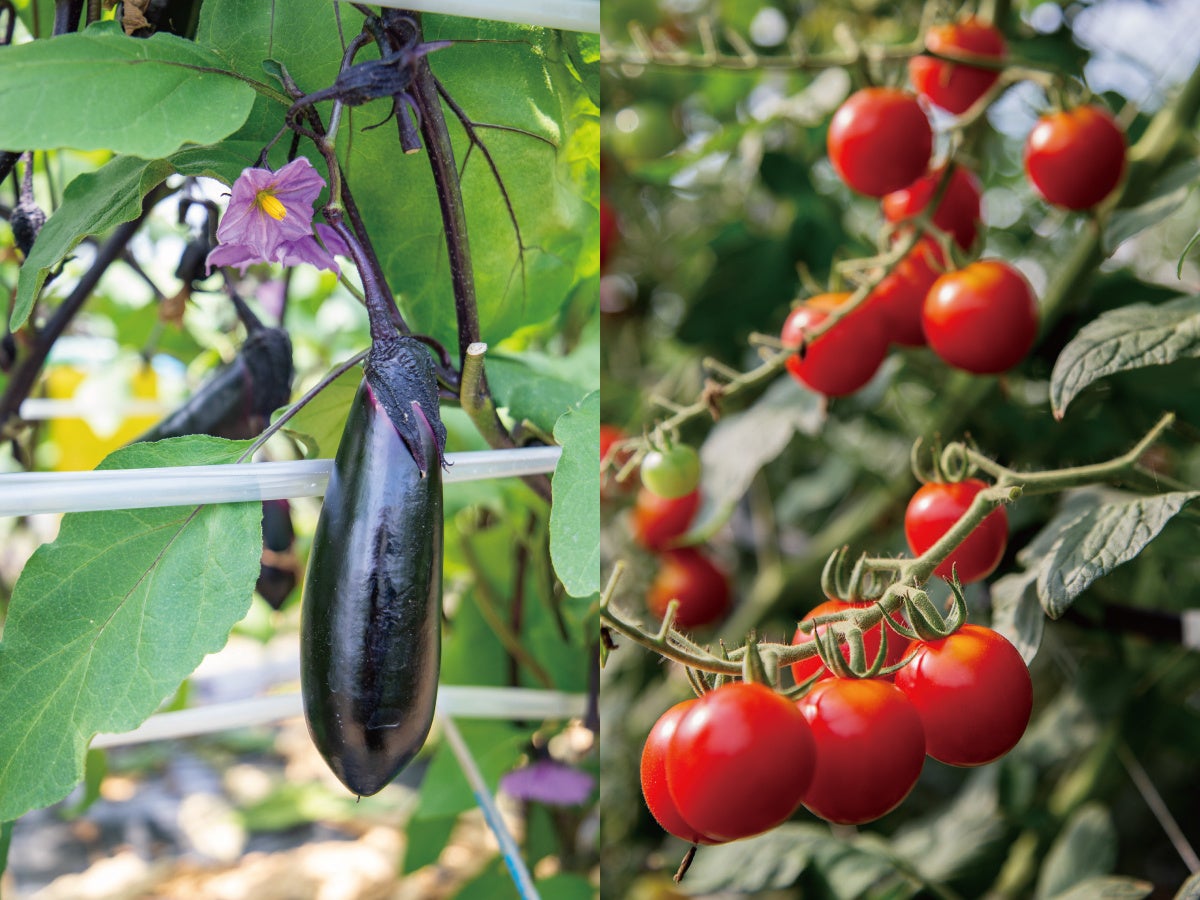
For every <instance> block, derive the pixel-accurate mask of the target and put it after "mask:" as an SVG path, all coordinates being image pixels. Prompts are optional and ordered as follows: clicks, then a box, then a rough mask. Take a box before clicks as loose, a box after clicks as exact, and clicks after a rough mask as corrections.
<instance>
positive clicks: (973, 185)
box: [880, 165, 982, 250]
mask: <svg viewBox="0 0 1200 900" xmlns="http://www.w3.org/2000/svg"><path fill="white" fill-rule="evenodd" d="M941 180H942V172H941V171H937V172H930V173H929V174H928V175H922V176H921V177H920V178H918V179H917V180H916V181H914V182H913V183H912V184H910V185H908V187H905V188H901V189H900V190H898V191H892V193H890V194H888V195H887V196H885V197H884V198H883V200H881V201H880V205H881V206H882V208H883V217H884V218H885V219H887V220H888V221H889V222H903V221H904V220H905V219H911V218H912V217H913V216H916V215H918V214H920V213H921V211H922V210H924V209H925V207H926V206H928V205H929V201H930V200H932V199H933V195H934V193H935V192H936V190H937V186H938V185H939V184H940V183H941ZM981 193H982V189H981V187H980V184H979V178H978V176H976V175H975V173H974V172H972V171H971V170H970V169H967V168H965V167H963V166H961V165H960V166H955V167H954V171H953V172H951V173H950V180H949V181H948V182H947V183H946V190H945V191H944V192H943V193H942V199H941V202H940V203H938V205H937V209H936V210H935V211H934V213H933V219H932V221H933V224H934V225H936V226H937V227H938V228H940V229H942V231H946V232H949V233H950V234H951V235H953V237H954V241H955V243H957V244H958V246H960V247H962V248H963V249H964V250H968V249H970V247H971V245H972V244H974V243H975V236H976V234H977V233H978V230H979V221H980V217H981V206H982V204H981V200H980V196H981Z"/></svg>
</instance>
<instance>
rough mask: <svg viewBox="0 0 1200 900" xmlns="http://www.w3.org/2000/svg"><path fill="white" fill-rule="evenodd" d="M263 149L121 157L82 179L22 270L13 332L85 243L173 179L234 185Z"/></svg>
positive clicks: (228, 146) (232, 146) (234, 146)
mask: <svg viewBox="0 0 1200 900" xmlns="http://www.w3.org/2000/svg"><path fill="white" fill-rule="evenodd" d="M258 149H259V148H257V147H256V146H254V145H251V144H247V143H245V142H240V141H226V142H224V143H222V144H221V145H220V146H219V147H190V148H188V149H186V150H181V151H179V152H178V153H173V154H171V155H170V156H168V157H167V158H166V159H150V160H147V159H140V158H138V157H136V156H118V157H117V158H116V159H113V160H111V161H110V162H109V163H107V164H106V165H105V166H103V167H102V168H100V169H98V170H97V171H95V172H85V173H84V174H82V175H80V176H79V177H77V178H76V179H75V180H73V181H72V182H71V183H70V184H69V185H67V189H66V190H65V191H63V199H62V204H61V205H60V206H59V207H58V209H56V210H55V211H54V214H53V215H51V216H50V218H48V219H47V220H46V224H45V226H44V227H43V228H42V230H41V232H40V233H39V234H38V238H37V241H35V242H34V245H33V247H32V248H31V249H30V251H29V257H28V259H26V260H25V263H24V265H22V266H21V272H20V275H19V278H18V282H17V299H16V303H15V305H14V307H13V312H12V316H11V321H10V323H9V325H10V327H11V328H12V329H14V330H15V329H17V328H19V327H20V326H21V325H23V324H24V323H25V320H26V319H28V318H29V312H30V310H32V309H33V304H34V301H35V300H36V299H37V294H38V291H39V290H41V288H42V285H43V284H44V283H45V281H46V276H47V275H48V274H49V273H50V270H51V269H52V268H54V267H55V266H57V265H58V264H59V263H61V262H62V261H63V260H64V259H66V257H67V254H68V253H70V252H71V251H72V250H74V249H75V247H76V246H77V245H78V244H79V242H80V241H81V240H83V239H84V237H86V236H87V235H89V234H100V233H102V232H105V231H108V230H109V229H110V228H113V227H115V226H117V225H120V224H121V223H122V222H129V221H132V220H133V219H135V218H137V216H138V214H139V213H140V212H141V209H142V198H143V197H145V196H146V194H147V193H149V192H150V190H151V189H153V188H154V187H155V186H156V185H158V184H160V183H161V182H162V181H163V180H164V179H166V177H167V176H168V175H170V174H172V173H174V172H178V173H179V174H181V175H207V176H210V177H213V178H220V179H222V180H224V181H226V182H227V183H232V181H233V180H234V179H235V178H236V177H237V175H238V173H239V172H241V170H242V169H243V168H245V167H246V166H252V165H254V161H255V158H256V157H257V155H258Z"/></svg>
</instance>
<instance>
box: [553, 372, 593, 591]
mask: <svg viewBox="0 0 1200 900" xmlns="http://www.w3.org/2000/svg"><path fill="white" fill-rule="evenodd" d="M554 439H555V440H556V441H558V442H559V443H560V444H562V448H563V452H562V457H561V458H560V459H559V461H558V466H557V467H556V468H555V471H554V477H553V482H552V487H553V497H554V505H553V506H552V507H551V509H550V558H551V560H553V562H554V571H555V573H556V574H557V575H558V578H559V581H561V582H562V583H563V587H565V588H566V589H567V593H568V594H570V595H571V596H572V597H590V596H591V595H592V594H595V593H597V592H598V591H599V590H600V392H599V391H592V392H591V393H590V394H588V395H587V396H586V397H584V398H583V399H582V400H581V401H580V402H579V403H578V404H577V405H576V406H575V407H574V408H573V409H571V410H570V411H568V412H566V413H563V415H562V416H561V417H560V418H559V420H558V422H557V423H555V425H554Z"/></svg>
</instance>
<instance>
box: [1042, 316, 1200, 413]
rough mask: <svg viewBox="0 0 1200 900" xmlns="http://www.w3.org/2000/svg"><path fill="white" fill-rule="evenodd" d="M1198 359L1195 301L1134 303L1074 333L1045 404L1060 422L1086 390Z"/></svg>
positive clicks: (1199, 318) (1199, 346)
mask: <svg viewBox="0 0 1200 900" xmlns="http://www.w3.org/2000/svg"><path fill="white" fill-rule="evenodd" d="M1196 357H1200V296H1192V297H1181V298H1180V299H1178V300H1173V301H1171V302H1169V303H1163V304H1160V305H1157V306H1155V305H1151V304H1148V303H1135V304H1133V305H1132V306H1122V307H1120V308H1118V309H1114V310H1112V311H1110V312H1107V313H1104V314H1103V315H1101V316H1099V317H1097V318H1096V319H1094V320H1093V321H1091V322H1089V323H1088V324H1087V325H1085V326H1083V328H1081V329H1080V330H1079V333H1078V334H1076V335H1075V337H1074V338H1073V339H1072V340H1071V342H1070V343H1069V344H1067V346H1066V347H1064V348H1063V351H1062V353H1060V354H1059V356H1058V359H1057V360H1056V361H1055V363H1054V370H1053V372H1052V373H1051V375H1050V402H1051V404H1052V405H1053V408H1054V415H1055V418H1058V419H1061V418H1062V417H1063V415H1064V413H1065V412H1066V409H1067V406H1068V404H1070V402H1071V401H1072V400H1073V399H1074V398H1075V396H1076V395H1077V394H1079V392H1080V391H1082V390H1083V389H1084V388H1086V387H1087V386H1088V385H1089V384H1091V383H1092V382H1094V381H1097V380H1098V379H1100V378H1104V377H1105V376H1106V375H1112V374H1114V373H1115V372H1124V371H1127V370H1129V369H1141V368H1145V367H1146V366H1165V365H1167V364H1168V363H1172V362H1175V361H1176V360H1179V359H1186V358H1196Z"/></svg>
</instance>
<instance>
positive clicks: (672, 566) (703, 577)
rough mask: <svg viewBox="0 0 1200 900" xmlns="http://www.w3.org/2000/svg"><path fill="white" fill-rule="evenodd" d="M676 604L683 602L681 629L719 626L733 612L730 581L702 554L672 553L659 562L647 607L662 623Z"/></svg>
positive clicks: (686, 550) (693, 551) (678, 619)
mask: <svg viewBox="0 0 1200 900" xmlns="http://www.w3.org/2000/svg"><path fill="white" fill-rule="evenodd" d="M672 600H678V601H679V607H678V609H677V610H676V612H675V621H676V622H677V623H678V624H679V627H680V628H702V627H704V626H705V625H711V624H713V623H714V622H719V621H720V620H721V619H723V618H724V617H725V614H726V613H727V612H728V611H729V604H730V591H729V578H728V576H727V575H726V574H725V573H724V572H723V571H721V569H719V568H718V567H717V566H716V565H715V564H714V563H713V562H712V560H710V559H709V558H708V557H707V556H705V555H704V554H703V553H701V552H700V551H699V550H696V549H694V548H692V547H681V548H680V549H678V550H668V551H666V552H665V553H663V554H662V555H661V556H660V557H659V559H658V571H657V572H656V573H655V575H654V580H653V581H652V582H651V584H650V592H649V593H648V594H647V596H646V607H647V608H648V609H649V610H650V613H651V615H653V616H654V617H655V618H657V619H662V618H663V616H665V615H666V614H667V604H669V603H670V602H671V601H672Z"/></svg>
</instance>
